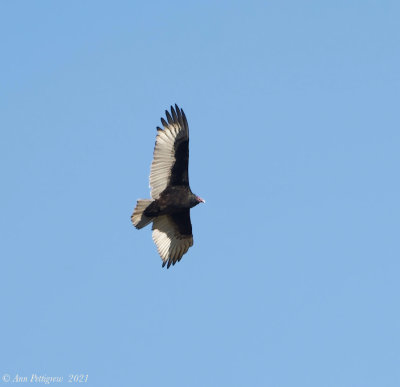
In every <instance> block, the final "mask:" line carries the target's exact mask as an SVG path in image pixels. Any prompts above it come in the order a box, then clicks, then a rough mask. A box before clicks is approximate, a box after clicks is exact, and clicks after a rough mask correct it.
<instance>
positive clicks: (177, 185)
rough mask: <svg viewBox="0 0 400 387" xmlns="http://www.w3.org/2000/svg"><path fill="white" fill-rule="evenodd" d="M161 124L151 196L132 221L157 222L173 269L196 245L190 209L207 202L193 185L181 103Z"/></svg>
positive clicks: (161, 247) (157, 236)
mask: <svg viewBox="0 0 400 387" xmlns="http://www.w3.org/2000/svg"><path fill="white" fill-rule="evenodd" d="M165 115H166V118H167V121H165V119H164V118H161V123H162V126H163V129H161V128H159V127H157V137H156V145H155V147H154V155H153V162H152V164H151V170H150V189H151V199H139V200H138V201H137V204H136V208H135V210H134V211H133V214H132V216H131V220H132V223H133V225H134V226H135V227H136V228H137V229H141V228H143V227H144V226H147V225H148V224H149V223H151V222H153V228H152V229H153V241H154V243H155V244H156V246H157V249H158V253H159V254H160V257H161V259H162V261H163V264H162V266H163V267H164V266H165V265H167V268H169V267H170V266H171V264H172V265H175V263H176V262H179V261H180V260H181V258H182V256H183V255H184V254H185V253H186V252H187V251H188V250H189V247H191V246H193V235H192V223H191V221H190V209H191V208H192V207H194V206H197V205H198V204H199V203H204V202H205V201H204V200H203V199H202V198H201V197H199V196H197V195H195V194H194V193H193V192H192V191H191V189H190V186H189V172H188V166H189V125H188V122H187V119H186V116H185V113H184V112H183V110H182V109H180V108H179V107H178V106H177V105H175V109H174V108H173V107H172V106H171V114H170V113H169V112H168V111H167V110H166V111H165Z"/></svg>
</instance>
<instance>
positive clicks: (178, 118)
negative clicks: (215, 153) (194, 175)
mask: <svg viewBox="0 0 400 387" xmlns="http://www.w3.org/2000/svg"><path fill="white" fill-rule="evenodd" d="M175 107H176V109H175V110H176V111H175V110H174V108H172V107H171V113H172V117H171V115H170V114H169V113H168V111H166V116H167V120H168V122H166V121H165V120H164V119H161V122H162V124H163V127H164V129H161V128H157V137H156V145H155V147H154V157H153V162H152V164H151V170H150V188H151V197H152V198H153V199H158V198H159V197H160V194H161V192H163V191H164V189H165V188H166V187H167V186H168V184H169V182H170V177H171V170H172V167H173V166H174V164H175V161H176V157H175V156H176V155H175V144H176V143H177V142H179V141H181V140H184V139H189V130H188V124H187V120H186V117H185V114H184V113H183V111H182V110H181V109H179V108H178V107H177V106H176V105H175Z"/></svg>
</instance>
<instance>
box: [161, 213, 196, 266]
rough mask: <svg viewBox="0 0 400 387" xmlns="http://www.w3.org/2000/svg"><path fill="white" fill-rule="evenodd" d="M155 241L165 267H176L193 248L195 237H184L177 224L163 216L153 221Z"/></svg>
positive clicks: (168, 217)
mask: <svg viewBox="0 0 400 387" xmlns="http://www.w3.org/2000/svg"><path fill="white" fill-rule="evenodd" d="M153 241H154V243H155V244H156V246H157V249H158V253H159V254H160V257H161V259H162V260H163V266H165V264H168V265H167V267H170V265H171V264H172V265H175V263H176V262H179V261H180V260H181V258H182V256H183V255H184V254H185V253H186V252H187V251H188V250H189V247H191V246H193V235H183V234H181V233H180V232H179V230H178V227H177V225H176V223H175V222H174V221H173V220H172V219H171V217H170V216H168V215H162V216H159V217H157V218H155V219H154V221H153Z"/></svg>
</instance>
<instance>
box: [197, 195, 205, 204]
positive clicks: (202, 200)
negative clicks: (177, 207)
mask: <svg viewBox="0 0 400 387" xmlns="http://www.w3.org/2000/svg"><path fill="white" fill-rule="evenodd" d="M196 200H197V201H198V202H199V203H205V202H206V201H205V200H204V199H202V198H201V197H200V196H197V195H196Z"/></svg>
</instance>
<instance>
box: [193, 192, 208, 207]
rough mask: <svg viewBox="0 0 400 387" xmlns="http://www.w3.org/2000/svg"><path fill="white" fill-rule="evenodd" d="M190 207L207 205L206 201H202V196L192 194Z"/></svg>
mask: <svg viewBox="0 0 400 387" xmlns="http://www.w3.org/2000/svg"><path fill="white" fill-rule="evenodd" d="M189 200H190V207H194V206H197V205H198V204H200V203H205V202H206V201H205V200H204V199H202V198H201V197H200V196H197V195H195V194H194V193H192V194H191V195H190V199H189Z"/></svg>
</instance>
